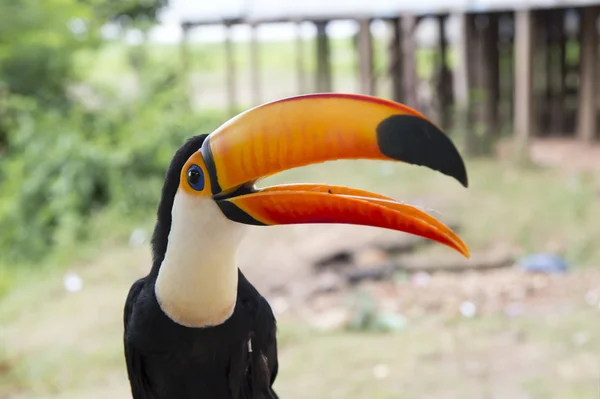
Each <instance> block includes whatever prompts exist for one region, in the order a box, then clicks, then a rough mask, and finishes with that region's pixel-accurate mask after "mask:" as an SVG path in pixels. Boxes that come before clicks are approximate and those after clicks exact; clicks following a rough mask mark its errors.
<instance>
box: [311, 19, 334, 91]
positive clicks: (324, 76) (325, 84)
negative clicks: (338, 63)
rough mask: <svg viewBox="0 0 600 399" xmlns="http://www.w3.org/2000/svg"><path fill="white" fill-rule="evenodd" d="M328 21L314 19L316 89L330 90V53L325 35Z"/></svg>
mask: <svg viewBox="0 0 600 399" xmlns="http://www.w3.org/2000/svg"><path fill="white" fill-rule="evenodd" d="M328 23H329V21H316V22H315V25H316V27H317V82H316V86H317V91H318V92H321V93H323V92H330V91H331V90H332V85H331V59H330V57H331V55H330V49H329V38H328V37H327V24H328Z"/></svg>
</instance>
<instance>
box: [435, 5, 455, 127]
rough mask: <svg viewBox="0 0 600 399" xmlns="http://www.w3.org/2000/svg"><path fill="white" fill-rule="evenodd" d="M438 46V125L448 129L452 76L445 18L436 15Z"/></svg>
mask: <svg viewBox="0 0 600 399" xmlns="http://www.w3.org/2000/svg"><path fill="white" fill-rule="evenodd" d="M437 22H438V46H439V54H440V57H439V65H438V71H439V75H438V76H437V82H436V83H437V85H436V86H437V97H438V100H439V124H440V125H441V127H442V128H444V129H445V128H448V126H449V124H450V120H449V116H450V105H451V103H452V76H451V74H450V69H449V68H448V41H447V39H446V29H445V26H446V16H445V15H438V16H437Z"/></svg>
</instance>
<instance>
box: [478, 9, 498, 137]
mask: <svg viewBox="0 0 600 399" xmlns="http://www.w3.org/2000/svg"><path fill="white" fill-rule="evenodd" d="M487 18H488V24H487V26H486V27H485V28H484V30H483V35H482V42H483V49H482V50H483V51H482V53H483V54H482V55H483V57H482V66H483V68H482V71H481V72H482V74H481V75H482V76H481V86H482V88H483V90H484V93H485V94H484V95H485V104H484V110H483V116H484V118H483V119H484V124H485V126H486V130H487V133H488V134H489V133H491V134H493V135H496V134H498V133H499V127H498V103H499V101H500V53H499V49H498V39H499V37H498V14H494V13H490V14H488V15H487Z"/></svg>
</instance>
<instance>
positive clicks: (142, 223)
mask: <svg viewBox="0 0 600 399" xmlns="http://www.w3.org/2000/svg"><path fill="white" fill-rule="evenodd" d="M599 10H600V2H598V1H582V0H580V1H575V0H573V1H571V0H563V1H556V2H555V1H553V0H545V1H541V0H540V1H537V2H536V1H533V0H529V1H520V2H516V1H510V0H471V1H467V0H455V1H441V0H421V1H415V2H414V3H413V2H406V1H399V0H370V1H358V0H347V1H337V0H336V1H330V2H326V1H316V0H304V1H301V2H297V1H295V2H292V1H284V0H245V1H244V0H221V1H218V2H217V1H215V2H207V1H202V2H200V1H193V0H127V1H122V0H12V1H1V2H0V398H2V399H9V398H10V399H15V398H18V399H21V398H23V399H24V398H28V399H30V398H31V399H33V398H35V399H42V398H52V399H58V398H61V399H63V398H64V399H66V398H69V399H70V398H78V399H83V398H89V399H92V398H128V397H131V395H130V393H129V386H128V381H127V376H126V371H125V364H124V358H123V352H122V310H123V305H124V301H125V297H126V294H127V292H128V289H129V287H130V286H131V284H132V283H133V282H134V281H135V280H136V279H137V278H139V277H141V276H143V275H144V274H145V273H146V272H147V270H148V268H149V266H150V250H149V245H148V244H149V243H148V241H149V237H150V235H151V233H152V228H153V223H154V217H155V211H156V206H157V202H158V200H159V196H160V188H161V185H162V182H163V177H164V172H165V169H166V167H167V165H168V163H169V161H170V159H171V157H172V155H173V154H174V152H175V150H176V149H177V148H178V147H179V146H180V145H181V144H182V143H183V142H184V140H185V139H186V138H188V137H190V136H192V135H194V134H199V133H208V132H210V131H212V130H213V129H215V128H216V127H217V126H219V125H220V124H221V123H223V122H224V121H226V120H227V119H228V118H229V117H231V116H233V115H234V114H236V113H238V112H240V111H243V110H245V109H247V108H249V107H252V106H254V105H257V104H260V103H263V102H266V101H271V100H275V99H278V98H281V97H285V96H290V95H296V94H300V93H309V92H323V91H336V92H354V93H365V94H372V95H376V96H380V97H384V98H389V99H393V100H396V101H399V102H402V103H405V104H408V105H410V106H412V107H415V108H417V109H418V110H420V111H422V112H424V113H425V114H426V115H428V116H430V117H431V118H432V119H433V120H435V121H436V122H437V123H438V124H440V125H441V126H443V127H444V128H445V130H446V131H447V132H448V134H449V135H450V137H451V138H452V140H453V141H454V142H455V143H456V144H457V145H458V146H459V148H460V149H461V152H462V153H463V154H464V155H465V157H466V162H467V169H468V173H469V178H470V187H469V188H468V189H464V188H462V187H461V186H459V185H458V184H457V183H456V182H454V181H453V180H452V179H450V178H447V177H446V176H443V175H441V174H439V173H435V172H432V171H430V170H426V169H424V168H418V167H410V166H408V165H396V164H391V163H385V162H375V161H363V162H345V161H337V162H333V163H329V164H327V165H325V166H324V165H315V166H310V167H305V168H299V169H295V170H292V171H288V172H285V173H283V174H280V175H276V176H273V177H271V178H269V179H268V180H267V181H264V182H261V184H263V185H266V184H272V183H277V182H279V183H281V182H286V183H292V182H322V183H330V184H343V185H349V186H352V187H358V188H362V189H368V190H373V191H376V192H380V193H383V194H386V195H391V196H393V197H395V198H397V199H399V200H402V201H406V202H408V203H411V204H414V205H417V206H419V207H422V208H423V209H426V210H428V211H429V212H431V213H432V214H433V215H434V216H436V217H439V218H441V219H442V220H444V221H445V222H447V223H448V224H450V225H451V226H453V227H454V228H456V229H457V230H458V231H459V234H460V235H461V236H462V237H464V239H465V241H466V242H467V243H468V245H469V246H470V247H471V250H472V253H473V256H472V258H471V259H470V260H468V261H467V260H464V259H462V258H460V256H459V255H456V254H454V253H453V252H452V251H450V250H449V249H447V248H445V247H442V246H440V245H431V244H430V243H429V242H426V241H425V240H423V239H417V238H415V237H412V236H408V235H405V234H401V233H393V232H389V231H382V230H378V229H372V228H367V227H358V226H318V225H311V226H286V227H268V228H266V227H262V228H261V227H252V228H249V230H250V231H249V234H248V238H247V239H246V241H245V242H244V244H243V247H242V248H241V254H242V257H241V260H240V267H241V268H242V270H243V271H244V272H245V273H246V275H247V276H248V277H249V278H250V280H251V281H252V282H253V283H254V284H255V285H256V286H257V287H258V288H259V289H260V290H261V292H262V293H263V294H264V295H265V296H266V297H267V298H268V299H269V301H270V302H271V304H272V307H273V309H274V311H275V312H276V315H277V317H278V319H279V326H280V331H279V341H280V364H281V368H280V374H279V378H278V380H277V382H276V390H277V391H278V393H279V394H280V395H281V396H282V397H284V398H306V397H307V396H308V397H310V398H312V399H318V398H345V399H352V398H372V399H382V398H406V399H413V398H436V399H437V398H439V399H450V398H461V399H480V398H486V399H487V398H490V399H491V398H502V399H506V398H510V399H528V398H560V399H574V398H577V399H585V398H598V397H600V358H599V355H598V354H599V353H600V334H599V332H600V317H599V315H600V244H599V243H600V203H599V200H600V144H599V137H600V121H599V115H598V114H599V112H598V108H599V104H600V90H599V89H600V83H599V81H600V54H599V49H598V47H599V44H600V43H599V18H598V16H599ZM307 117H310V116H307Z"/></svg>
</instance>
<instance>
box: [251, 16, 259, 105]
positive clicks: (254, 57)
mask: <svg viewBox="0 0 600 399" xmlns="http://www.w3.org/2000/svg"><path fill="white" fill-rule="evenodd" d="M250 29H251V31H250V75H251V77H250V80H251V85H252V102H253V103H254V105H258V104H260V103H261V98H262V96H261V90H260V47H259V42H258V25H255V24H252V25H251V26H250Z"/></svg>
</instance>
